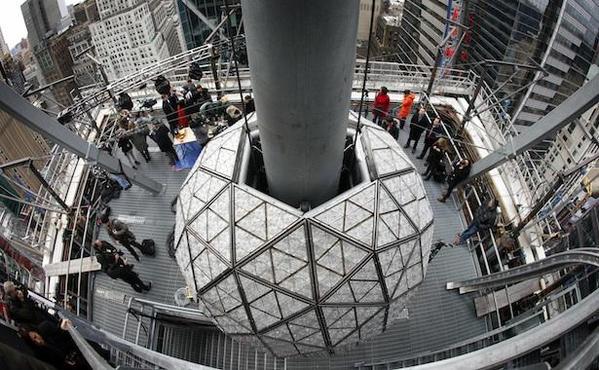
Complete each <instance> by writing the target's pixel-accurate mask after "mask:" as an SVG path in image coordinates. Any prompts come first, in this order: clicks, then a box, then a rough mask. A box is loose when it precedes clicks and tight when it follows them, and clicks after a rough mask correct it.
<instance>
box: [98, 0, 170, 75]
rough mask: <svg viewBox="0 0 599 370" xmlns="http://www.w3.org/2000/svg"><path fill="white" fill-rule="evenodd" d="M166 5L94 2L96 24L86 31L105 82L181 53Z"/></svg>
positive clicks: (133, 1) (128, 0)
mask: <svg viewBox="0 0 599 370" xmlns="http://www.w3.org/2000/svg"><path fill="white" fill-rule="evenodd" d="M166 3H167V2H166V1H162V0H151V1H141V0H125V1H120V2H115V1H112V0H98V1H97V5H98V11H99V16H100V20H99V21H97V22H94V23H92V24H91V25H90V31H91V34H92V42H93V44H94V46H95V48H96V55H97V57H98V58H99V59H100V61H101V62H102V63H103V64H104V67H105V68H106V73H107V75H108V77H109V79H116V78H119V77H122V76H125V75H127V74H130V73H133V72H135V71H137V70H139V69H140V68H143V67H145V66H148V65H151V64H152V63H156V62H158V61H159V60H161V59H165V58H167V57H168V56H169V55H170V54H171V53H177V52H179V51H180V50H181V45H180V41H179V37H174V36H177V34H176V31H175V32H173V28H174V27H175V23H174V22H175V21H174V20H173V15H172V14H170V13H169V10H168V4H166ZM177 44H179V45H177Z"/></svg>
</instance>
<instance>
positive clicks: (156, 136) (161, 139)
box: [148, 123, 179, 165]
mask: <svg viewBox="0 0 599 370" xmlns="http://www.w3.org/2000/svg"><path fill="white" fill-rule="evenodd" d="M168 133H169V130H168V128H167V127H166V126H165V125H163V124H162V123H157V124H154V125H152V126H150V133H149V135H148V136H150V139H152V140H153V141H154V142H155V143H156V144H157V145H158V147H159V148H160V151H161V152H163V153H166V155H167V156H168V157H169V160H170V164H171V165H174V164H175V161H178V160H179V157H178V156H177V152H176V151H175V148H174V147H173V141H172V140H171V138H170V136H168Z"/></svg>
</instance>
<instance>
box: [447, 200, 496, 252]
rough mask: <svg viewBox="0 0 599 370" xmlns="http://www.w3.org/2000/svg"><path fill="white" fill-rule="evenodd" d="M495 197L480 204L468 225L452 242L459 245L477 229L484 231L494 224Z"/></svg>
mask: <svg viewBox="0 0 599 370" xmlns="http://www.w3.org/2000/svg"><path fill="white" fill-rule="evenodd" d="M498 204H499V203H498V202H497V199H495V198H493V199H491V200H489V201H488V202H487V203H486V204H481V206H480V207H478V209H477V210H476V212H475V213H474V218H473V219H472V222H471V223H470V224H469V225H468V227H467V228H466V229H465V230H464V231H462V233H461V234H458V235H456V238H455V240H454V244H456V245H461V244H464V243H466V241H467V240H468V239H470V238H471V237H472V236H474V234H476V233H477V232H479V231H486V230H489V229H491V228H492V227H494V226H495V223H496V222H497V217H498V214H497V206H498Z"/></svg>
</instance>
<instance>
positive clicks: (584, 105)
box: [470, 75, 599, 179]
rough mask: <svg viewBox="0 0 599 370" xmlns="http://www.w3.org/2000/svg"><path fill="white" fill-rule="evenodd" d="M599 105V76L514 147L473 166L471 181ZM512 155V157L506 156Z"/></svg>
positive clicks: (507, 148) (499, 149)
mask: <svg viewBox="0 0 599 370" xmlns="http://www.w3.org/2000/svg"><path fill="white" fill-rule="evenodd" d="M598 102H599V75H597V76H595V77H594V78H593V79H592V80H590V81H589V82H587V83H586V84H585V85H583V86H582V87H581V88H580V89H578V90H577V91H576V92H574V94H572V95H570V97H568V99H566V100H564V101H563V102H562V103H561V104H560V105H558V106H557V107H555V109H553V110H552V111H551V112H549V113H548V114H547V115H546V116H544V117H542V118H541V119H540V120H538V121H537V122H536V123H535V124H534V125H532V126H531V127H530V129H529V130H527V131H525V132H524V133H522V134H521V135H518V136H516V137H515V138H514V139H513V140H512V142H511V143H508V144H506V145H504V146H502V147H501V148H498V149H497V150H495V151H494V152H493V153H491V154H489V155H488V156H486V157H484V158H482V159H481V160H480V161H478V162H476V163H474V165H473V166H472V172H471V173H470V179H472V178H475V177H477V176H480V175H483V174H485V173H487V172H489V171H490V170H492V169H494V168H496V167H497V166H499V165H501V164H503V163H505V162H507V161H508V160H510V159H513V158H515V157H516V156H517V155H519V154H521V153H522V152H524V151H526V150H528V149H530V148H532V147H533V146H534V145H536V144H538V143H540V142H542V141H543V140H544V139H547V138H549V137H553V136H555V134H556V133H557V131H559V130H560V129H561V128H563V127H564V126H566V125H568V124H569V123H570V122H572V121H573V120H575V119H576V118H578V117H580V115H581V114H583V113H584V112H586V111H587V110H589V109H590V108H591V107H593V106H594V105H595V104H597V103H598ZM506 153H509V154H506Z"/></svg>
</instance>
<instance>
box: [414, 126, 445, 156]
mask: <svg viewBox="0 0 599 370" xmlns="http://www.w3.org/2000/svg"><path fill="white" fill-rule="evenodd" d="M442 133H443V125H442V124H441V119H440V118H439V117H435V119H434V120H433V125H432V126H430V127H429V128H428V129H427V130H426V132H425V133H424V147H423V148H422V152H420V155H419V156H418V159H422V158H424V156H425V155H426V153H427V152H428V150H429V148H430V147H431V146H432V145H433V144H434V143H435V141H437V139H438V138H439V136H441V134H442Z"/></svg>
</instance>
